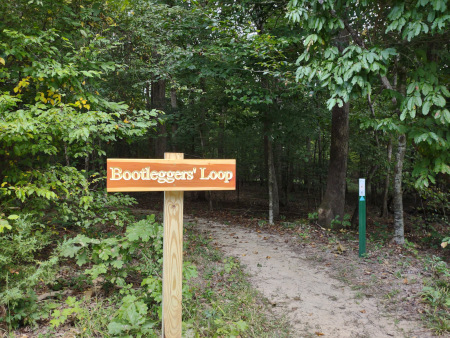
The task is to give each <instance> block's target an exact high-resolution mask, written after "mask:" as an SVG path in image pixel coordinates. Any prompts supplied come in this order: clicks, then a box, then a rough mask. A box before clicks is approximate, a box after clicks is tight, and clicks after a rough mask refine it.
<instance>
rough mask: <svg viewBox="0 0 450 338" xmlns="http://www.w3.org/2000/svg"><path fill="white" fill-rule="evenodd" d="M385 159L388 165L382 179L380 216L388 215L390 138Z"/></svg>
mask: <svg viewBox="0 0 450 338" xmlns="http://www.w3.org/2000/svg"><path fill="white" fill-rule="evenodd" d="M387 161H388V166H387V168H386V178H385V180H384V190H383V206H382V209H381V217H388V197H389V184H390V179H391V161H392V139H389V143H388V145H387Z"/></svg>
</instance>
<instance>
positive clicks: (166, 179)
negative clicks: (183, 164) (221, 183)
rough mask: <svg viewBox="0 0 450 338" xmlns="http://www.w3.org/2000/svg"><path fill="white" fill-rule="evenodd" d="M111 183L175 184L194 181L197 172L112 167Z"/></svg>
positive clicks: (193, 170)
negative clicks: (145, 182) (131, 169)
mask: <svg viewBox="0 0 450 338" xmlns="http://www.w3.org/2000/svg"><path fill="white" fill-rule="evenodd" d="M109 169H110V170H111V181H120V180H125V181H129V180H134V181H138V180H142V181H150V180H151V181H157V182H158V183H173V182H175V181H180V180H184V181H185V180H188V181H190V180H193V179H194V174H195V172H196V171H197V170H196V168H193V169H192V170H191V171H187V170H183V171H180V170H177V171H171V170H170V171H165V170H151V169H150V167H146V168H143V169H142V170H133V171H130V170H124V171H123V170H122V168H119V167H110V168H109Z"/></svg>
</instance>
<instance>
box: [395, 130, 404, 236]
mask: <svg viewBox="0 0 450 338" xmlns="http://www.w3.org/2000/svg"><path fill="white" fill-rule="evenodd" d="M405 152H406V136H405V135H404V134H402V135H400V136H399V138H398V148H397V153H396V154H395V168H394V242H395V243H397V244H404V243H405V225H404V222H403V191H402V174H403V160H404V158H405Z"/></svg>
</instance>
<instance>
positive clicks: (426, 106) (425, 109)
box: [422, 101, 432, 115]
mask: <svg viewBox="0 0 450 338" xmlns="http://www.w3.org/2000/svg"><path fill="white" fill-rule="evenodd" d="M431 105H432V103H431V102H430V101H425V103H424V104H423V107H422V114H423V115H428V113H429V112H430V107H431Z"/></svg>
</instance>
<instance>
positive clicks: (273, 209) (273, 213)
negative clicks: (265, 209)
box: [267, 137, 280, 224]
mask: <svg viewBox="0 0 450 338" xmlns="http://www.w3.org/2000/svg"><path fill="white" fill-rule="evenodd" d="M267 141H268V142H267V150H268V152H267V155H268V163H267V165H268V167H269V177H268V182H269V224H273V223H274V220H277V219H278V217H279V216H280V201H279V197H278V185H277V175H276V173H275V163H274V159H273V146H272V140H271V139H270V137H268V138H267Z"/></svg>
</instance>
